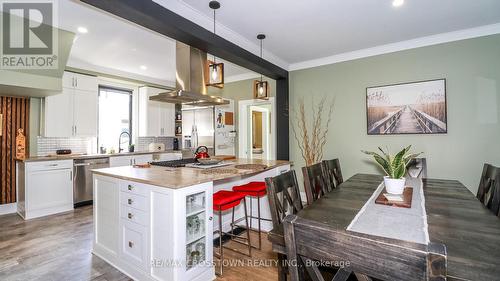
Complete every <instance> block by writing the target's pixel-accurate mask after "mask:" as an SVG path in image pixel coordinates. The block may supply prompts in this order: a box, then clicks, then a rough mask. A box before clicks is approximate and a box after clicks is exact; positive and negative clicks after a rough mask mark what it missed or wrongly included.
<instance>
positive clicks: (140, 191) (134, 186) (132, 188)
mask: <svg viewBox="0 0 500 281" xmlns="http://www.w3.org/2000/svg"><path fill="white" fill-rule="evenodd" d="M120 190H121V191H123V192H127V193H132V194H137V195H140V196H147V194H148V190H149V187H148V186H146V185H144V184H140V183H136V182H122V183H120Z"/></svg>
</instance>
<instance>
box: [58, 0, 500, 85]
mask: <svg viewBox="0 0 500 281" xmlns="http://www.w3.org/2000/svg"><path fill="white" fill-rule="evenodd" d="M153 1H155V2H158V3H159V4H160V5H163V6H165V7H166V8H168V9H170V10H172V11H174V12H175V13H178V14H180V15H181V16H183V17H185V18H188V19H190V20H192V21H193V22H195V23H197V24H199V25H201V26H203V27H205V28H207V29H208V30H210V31H211V30H212V28H213V26H212V24H213V22H212V15H213V14H212V10H210V8H209V7H208V2H209V0H153ZM219 1H220V2H221V4H222V7H221V9H219V10H218V11H217V24H218V27H217V30H218V32H217V34H218V35H220V36H222V37H224V38H226V39H227V40H229V41H232V42H234V43H236V44H237V45H239V46H241V47H242V48H245V49H247V50H249V51H251V52H253V53H255V54H258V53H259V47H258V40H257V39H256V38H255V36H256V35H257V34H258V33H265V34H266V35H267V38H266V39H265V41H264V49H265V50H264V58H265V59H267V60H269V61H271V62H273V63H275V64H277V65H279V66H281V67H283V68H285V69H290V70H293V69H299V68H304V67H311V66H316V65H321V64H325V63H328V62H329V63H332V62H336V61H341V60H345V59H346V58H347V59H353V58H358V57H363V56H369V55H373V54H375V53H377V52H379V53H386V52H391V51H396V50H400V49H407V48H412V47H418V46H424V45H430V44H436V43H441V42H445V41H453V40H458V39H464V38H470V37H475V36H481V35H487V34H493V33H500V1H499V0H439V1H436V0H406V1H405V4H404V5H403V6H401V7H398V8H395V7H393V6H392V0H343V1H340V0H336V1H332V0H308V1H303V0H302V1H298V0H296V1H286V4H285V3H284V2H283V1H278V0H253V1H245V0H230V1H229V0H219ZM58 3H59V26H60V27H61V28H63V29H66V30H69V31H72V32H75V33H77V34H78V32H77V28H78V27H79V26H84V27H86V28H87V29H88V30H89V32H88V33H87V34H78V39H77V40H76V41H75V43H74V45H73V48H72V51H71V54H70V59H69V62H68V65H69V66H72V67H77V68H85V69H89V70H94V71H100V72H106V73H110V74H115V75H121V76H127V77H129V78H134V79H138V80H143V81H147V82H153V83H157V84H163V85H173V81H174V80H175V41H173V40H172V39H170V38H168V37H165V36H163V35H160V34H157V33H154V32H152V31H150V30H147V29H144V28H142V27H139V26H137V25H134V24H132V23H129V22H126V21H124V20H122V19H119V18H116V17H114V16H112V15H110V14H107V13H104V12H102V11H100V10H96V9H94V8H92V7H90V6H87V5H85V4H82V3H81V2H79V1H75V0H60V1H58ZM478 27H479V28H478ZM471 28H476V29H471ZM457 30H461V31H458V32H457ZM466 30H467V31H466ZM452 35H453V36H452ZM429 38H431V39H432V40H430V39H429ZM397 42H399V43H397ZM402 43H404V44H402ZM377 48H378V49H377ZM346 54H351V55H347V56H346ZM338 57H340V59H339V58H338ZM327 58H330V59H329V60H328V59H327ZM318 61H319V62H318ZM225 63H226V67H225V72H226V81H234V80H240V79H249V78H253V77H256V76H257V74H256V73H253V72H251V71H249V70H247V69H244V68H241V67H239V66H236V65H234V64H231V63H229V62H225ZM141 65H145V66H147V69H146V70H143V69H141V68H140V66H141Z"/></svg>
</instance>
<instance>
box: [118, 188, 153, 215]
mask: <svg viewBox="0 0 500 281" xmlns="http://www.w3.org/2000/svg"><path fill="white" fill-rule="evenodd" d="M120 203H121V204H122V205H125V206H129V207H132V208H135V209H138V210H141V211H145V212H147V211H148V203H147V198H146V197H143V196H140V195H137V194H133V193H129V192H124V191H122V192H120Z"/></svg>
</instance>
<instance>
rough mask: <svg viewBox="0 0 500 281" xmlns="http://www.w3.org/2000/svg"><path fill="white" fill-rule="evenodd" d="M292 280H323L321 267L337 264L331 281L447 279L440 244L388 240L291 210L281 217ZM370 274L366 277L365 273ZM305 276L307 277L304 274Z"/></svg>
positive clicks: (419, 280) (444, 251)
mask: <svg viewBox="0 0 500 281" xmlns="http://www.w3.org/2000/svg"><path fill="white" fill-rule="evenodd" d="M283 227H284V231H285V243H286V250H287V259H288V262H287V263H288V265H289V266H288V271H289V273H290V277H291V280H292V281H299V280H301V281H302V280H318V281H324V280H325V279H324V278H323V276H322V274H321V272H320V270H319V268H318V267H319V266H321V265H325V264H327V265H339V266H340V269H339V270H338V271H337V272H336V274H335V276H334V277H333V279H332V280H334V281H341V280H347V279H348V278H349V276H350V275H351V273H352V272H353V271H354V272H356V273H357V274H356V277H357V278H358V280H359V277H358V276H360V277H361V279H362V280H371V279H372V278H373V279H375V278H376V279H380V280H406V281H417V280H418V281H421V280H433V281H437V280H446V249H445V246H444V244H436V243H429V244H428V245H421V244H414V243H410V242H404V243H400V244H394V243H387V242H386V241H380V240H375V239H371V238H370V236H369V235H367V236H361V235H355V234H351V233H349V232H347V231H339V230H335V229H332V228H331V227H329V226H328V225H326V224H323V223H320V222H316V221H312V220H309V219H304V218H301V217H298V216H296V215H289V216H287V217H286V218H285V219H284V220H283ZM368 276H370V277H368ZM307 277H309V278H307Z"/></svg>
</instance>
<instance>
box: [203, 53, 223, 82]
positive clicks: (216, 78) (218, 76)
mask: <svg viewBox="0 0 500 281" xmlns="http://www.w3.org/2000/svg"><path fill="white" fill-rule="evenodd" d="M206 73H207V76H206V79H205V84H206V85H207V86H214V87H218V88H223V87H224V64H223V63H222V62H220V63H215V62H213V61H210V60H209V61H207V72H206Z"/></svg>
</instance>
